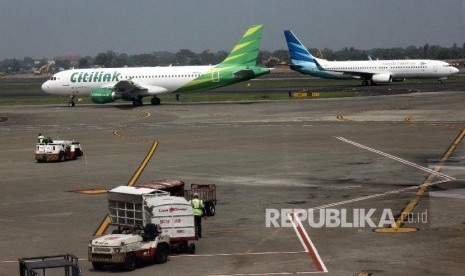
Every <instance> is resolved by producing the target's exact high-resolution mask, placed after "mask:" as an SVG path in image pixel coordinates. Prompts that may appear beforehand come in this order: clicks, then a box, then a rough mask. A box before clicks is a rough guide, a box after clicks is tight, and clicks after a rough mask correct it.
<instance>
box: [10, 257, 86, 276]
mask: <svg viewBox="0 0 465 276" xmlns="http://www.w3.org/2000/svg"><path fill="white" fill-rule="evenodd" d="M18 261H19V275H20V276H39V275H41V276H45V275H46V274H45V270H46V269H55V270H56V269H57V268H63V270H64V275H66V276H81V275H82V273H81V269H80V268H79V264H78V258H77V257H76V256H74V255H72V254H64V255H53V256H41V257H31V258H20V259H18ZM53 275H57V274H53Z"/></svg>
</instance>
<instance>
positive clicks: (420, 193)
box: [323, 129, 465, 233]
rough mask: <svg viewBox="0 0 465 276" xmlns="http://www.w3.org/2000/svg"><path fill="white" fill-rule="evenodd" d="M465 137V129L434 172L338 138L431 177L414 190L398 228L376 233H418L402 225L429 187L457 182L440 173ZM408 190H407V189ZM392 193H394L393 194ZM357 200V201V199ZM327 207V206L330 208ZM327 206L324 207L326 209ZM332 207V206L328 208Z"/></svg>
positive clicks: (397, 221) (402, 213) (381, 229)
mask: <svg viewBox="0 0 465 276" xmlns="http://www.w3.org/2000/svg"><path fill="white" fill-rule="evenodd" d="M464 137H465V129H463V130H462V131H461V132H460V134H459V135H458V136H457V138H456V139H455V140H454V142H453V143H452V145H451V146H449V148H448V149H447V150H446V152H445V153H444V156H443V157H442V158H441V160H440V163H439V164H438V165H436V166H435V168H434V170H431V169H429V168H426V167H423V166H420V165H418V164H415V163H413V162H410V161H407V160H404V159H402V158H399V157H396V156H393V155H390V154H387V153H384V152H382V151H379V150H375V149H373V148H370V147H367V146H364V145H362V144H359V143H356V142H353V141H350V140H347V139H345V138H343V137H336V138H337V139H339V140H341V141H343V142H346V143H349V144H351V145H354V146H357V147H360V148H362V149H366V150H369V151H371V152H374V153H377V154H380V155H382V156H385V157H388V158H391V159H393V160H396V161H399V162H401V163H404V164H407V165H409V166H412V167H415V168H417V169H420V170H423V171H425V172H428V173H429V175H428V177H427V178H426V179H425V181H423V183H422V184H421V185H420V186H418V187H419V188H418V187H414V188H418V190H417V192H416V194H415V197H414V198H413V199H412V200H411V201H410V202H409V203H407V205H406V206H405V207H404V208H403V209H402V212H401V214H400V216H399V217H398V218H397V220H396V226H395V227H388V228H379V229H376V230H375V231H376V232H379V233H404V232H414V231H416V230H417V229H416V228H403V227H402V225H403V223H404V221H405V220H406V219H407V218H408V216H409V215H410V213H411V212H412V211H413V209H414V208H415V207H416V206H417V205H418V203H419V202H420V199H421V197H422V196H423V195H424V194H425V193H426V190H427V188H428V187H429V186H432V185H436V184H438V183H443V182H448V181H453V180H455V178H454V177H451V176H448V175H445V174H443V173H440V171H441V169H442V166H443V165H444V163H445V162H446V161H447V160H448V159H449V158H450V156H451V155H452V153H453V152H454V151H455V149H456V148H457V146H458V145H459V144H460V142H461V141H462V139H463V138H464ZM435 177H441V178H443V179H444V181H438V182H433V180H434V178H435ZM409 188H412V187H409ZM406 189H407V188H406ZM406 189H399V190H395V191H400V190H406ZM391 193H392V192H391ZM385 194H387V193H382V194H378V195H385ZM367 198H373V195H371V196H367V197H363V199H367ZM358 199H359V200H363V199H361V198H358ZM356 200H357V199H356ZM357 201H358V200H357ZM328 205H331V204H328ZM328 205H326V206H328ZM326 206H323V207H325V208H326ZM331 206H334V205H331ZM328 207H330V206H328Z"/></svg>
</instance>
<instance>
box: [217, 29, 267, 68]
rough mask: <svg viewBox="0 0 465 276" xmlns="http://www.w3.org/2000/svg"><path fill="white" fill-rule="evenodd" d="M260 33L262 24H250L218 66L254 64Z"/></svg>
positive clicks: (258, 47) (255, 62)
mask: <svg viewBox="0 0 465 276" xmlns="http://www.w3.org/2000/svg"><path fill="white" fill-rule="evenodd" d="M262 33H263V25H253V26H251V27H250V28H249V29H248V30H247V31H246V32H245V34H244V35H243V36H242V38H241V40H240V41H239V42H238V43H237V44H236V46H235V47H234V48H233V49H232V51H231V53H229V55H228V56H227V57H226V58H225V59H224V60H223V62H221V63H220V64H219V65H218V67H226V66H231V65H246V66H251V67H252V66H255V65H256V64H257V57H258V52H259V50H260V42H261V39H262Z"/></svg>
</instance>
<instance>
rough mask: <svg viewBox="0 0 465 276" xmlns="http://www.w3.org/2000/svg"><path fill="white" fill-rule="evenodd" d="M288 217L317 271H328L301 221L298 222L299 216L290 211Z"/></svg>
mask: <svg viewBox="0 0 465 276" xmlns="http://www.w3.org/2000/svg"><path fill="white" fill-rule="evenodd" d="M289 217H290V219H291V222H292V225H293V226H294V229H295V231H296V233H297V236H298V237H299V240H300V241H301V242H302V245H303V247H304V249H305V250H306V251H307V252H308V253H309V255H310V257H311V258H312V261H313V263H314V264H315V265H316V267H317V269H318V271H319V272H328V269H327V268H326V266H325V264H324V263H323V261H322V260H321V257H320V255H319V254H318V251H317V250H316V247H315V245H314V244H313V242H312V240H311V239H310V237H309V236H308V234H307V232H306V231H305V229H304V228H303V226H302V223H301V222H300V220H299V218H298V217H297V216H295V214H294V213H290V214H289Z"/></svg>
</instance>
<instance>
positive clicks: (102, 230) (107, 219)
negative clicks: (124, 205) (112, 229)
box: [94, 215, 110, 237]
mask: <svg viewBox="0 0 465 276" xmlns="http://www.w3.org/2000/svg"><path fill="white" fill-rule="evenodd" d="M108 225H110V217H109V216H108V215H107V216H106V217H105V218H104V219H103V220H102V222H101V223H100V226H99V227H98V228H97V230H95V233H94V236H96V237H98V236H101V235H103V233H105V231H106V230H107V228H108Z"/></svg>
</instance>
